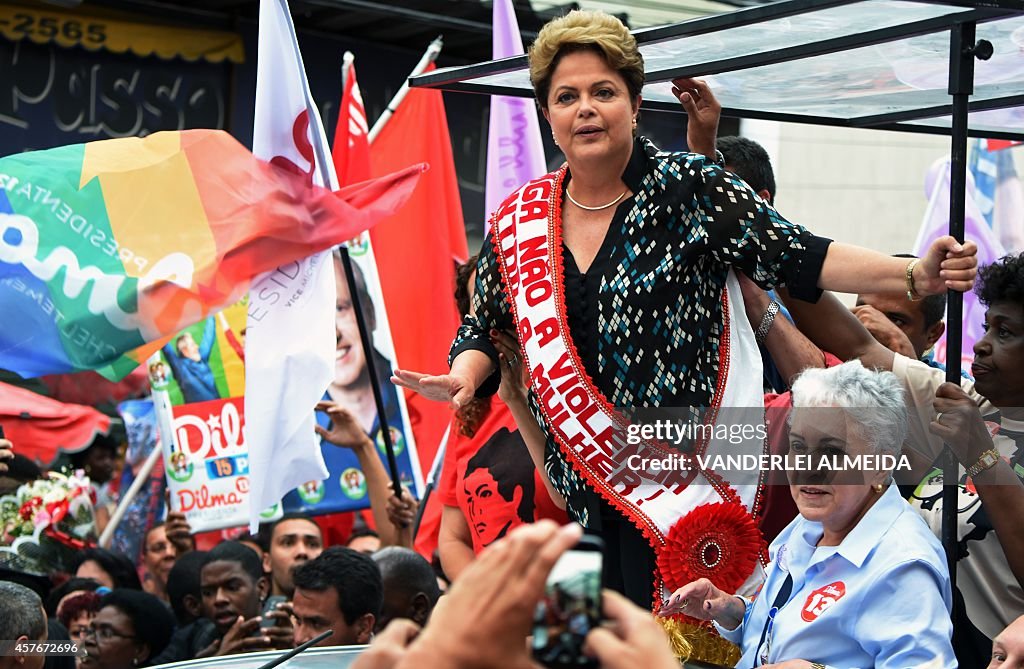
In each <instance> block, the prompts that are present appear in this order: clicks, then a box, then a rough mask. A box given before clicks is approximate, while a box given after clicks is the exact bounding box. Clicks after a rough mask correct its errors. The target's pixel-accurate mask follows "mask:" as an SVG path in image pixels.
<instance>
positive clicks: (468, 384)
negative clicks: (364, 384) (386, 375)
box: [391, 369, 476, 410]
mask: <svg viewBox="0 0 1024 669" xmlns="http://www.w3.org/2000/svg"><path fill="white" fill-rule="evenodd" d="M391 383H393V384H395V385H396V386H401V387H403V388H408V389H409V390H412V391H415V392H417V393H419V394H420V395H423V396H424V397H426V398H427V399H428V400H434V401H435V402H448V404H449V405H450V406H451V407H452V408H453V409H456V410H458V409H460V408H461V407H463V406H465V405H466V403H467V402H469V401H470V400H471V399H473V395H475V394H476V386H475V385H474V384H473V383H472V381H470V380H469V379H468V378H466V377H465V376H463V375H461V374H441V375H439V376H434V375H431V374H421V373H420V372H410V371H407V370H402V369H396V370H395V373H394V374H392V375H391Z"/></svg>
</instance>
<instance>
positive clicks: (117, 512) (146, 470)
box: [99, 445, 163, 548]
mask: <svg viewBox="0 0 1024 669" xmlns="http://www.w3.org/2000/svg"><path fill="white" fill-rule="evenodd" d="M162 453H163V450H162V449H161V448H160V446H159V445H157V446H156V447H154V448H153V452H152V453H150V454H149V457H147V458H146V461H145V463H143V465H142V469H140V470H139V472H138V473H137V474H136V475H135V480H134V481H132V484H131V486H129V487H128V490H127V492H125V494H124V496H123V497H121V501H120V502H118V504H117V508H116V509H114V514H113V515H112V516H111V517H110V520H109V521H107V526H106V527H104V528H103V534H101V535H100V539H99V546H100V548H107V547H109V546H110V541H111V540H112V539H113V538H114V530H116V529H117V526H118V525H120V524H121V519H122V518H124V514H125V513H127V511H128V507H129V506H131V503H132V502H133V501H134V500H135V496H136V495H138V494H139V490H141V489H142V486H143V485H145V484H146V483H147V482H148V481H149V475H150V473H151V472H152V471H153V467H155V466H156V461H157V460H159V459H160V455H161V454H162Z"/></svg>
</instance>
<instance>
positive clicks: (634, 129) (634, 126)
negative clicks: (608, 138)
mask: <svg viewBox="0 0 1024 669" xmlns="http://www.w3.org/2000/svg"><path fill="white" fill-rule="evenodd" d="M633 132H636V117H635V116H634V117H633Z"/></svg>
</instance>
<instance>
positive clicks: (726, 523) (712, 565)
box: [658, 502, 764, 593]
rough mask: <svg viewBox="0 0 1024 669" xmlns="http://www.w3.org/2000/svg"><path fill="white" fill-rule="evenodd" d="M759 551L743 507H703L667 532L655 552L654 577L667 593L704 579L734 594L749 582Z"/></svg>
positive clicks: (761, 541)
mask: <svg viewBox="0 0 1024 669" xmlns="http://www.w3.org/2000/svg"><path fill="white" fill-rule="evenodd" d="M763 549H764V539H763V538H762V537H761V531H760V530H759V529H758V527H757V524H756V523H755V522H754V519H753V518H752V517H751V516H750V512H749V511H747V509H746V507H744V506H743V505H742V504H739V503H737V502H716V503H714V504H702V505H700V506H698V507H697V508H695V509H694V510H693V511H691V512H690V513H688V514H686V515H685V516H683V517H682V518H680V519H679V520H677V521H676V523H675V525H673V526H672V528H671V529H670V530H669V532H668V536H667V537H665V545H664V546H662V547H661V550H660V551H658V571H659V572H661V578H662V580H663V581H664V583H665V587H666V588H667V589H668V590H669V592H672V591H674V590H677V589H679V588H681V587H683V586H684V585H686V584H687V583H690V582H691V581H696V580H697V579H699V578H706V579H708V580H709V581H711V582H712V583H714V584H715V586H716V587H718V588H719V589H720V590H722V591H724V592H729V593H733V592H736V591H737V590H738V589H739V587H740V586H741V585H743V582H744V581H746V580H747V578H748V577H749V576H750V574H751V572H752V571H753V570H754V565H755V564H757V560H758V556H760V555H761V552H762V551H763Z"/></svg>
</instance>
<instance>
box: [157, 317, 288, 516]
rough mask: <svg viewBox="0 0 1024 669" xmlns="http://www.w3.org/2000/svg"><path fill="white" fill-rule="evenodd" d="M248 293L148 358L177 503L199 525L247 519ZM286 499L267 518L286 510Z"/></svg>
mask: <svg viewBox="0 0 1024 669" xmlns="http://www.w3.org/2000/svg"><path fill="white" fill-rule="evenodd" d="M245 322H246V300H242V301H241V302H239V303H236V304H234V305H232V306H230V307H228V308H227V309H225V310H224V311H222V312H220V313H218V314H216V315H213V316H210V317H208V318H206V319H205V320H203V321H200V322H199V323H196V324H195V325H193V326H192V327H189V328H186V329H185V330H182V331H181V332H179V333H178V334H177V335H175V336H174V337H171V339H170V340H169V341H168V342H167V343H166V344H165V345H164V347H163V348H162V349H161V351H160V352H158V353H155V354H154V355H153V356H152V357H150V359H149V361H148V362H147V365H148V373H149V381H150V385H151V386H152V388H153V403H154V406H155V408H156V416H157V424H158V426H159V432H160V435H161V445H162V448H163V462H164V473H165V475H166V477H167V487H168V489H169V490H170V501H171V508H173V509H174V510H176V511H181V512H183V513H184V514H185V517H186V518H187V519H188V522H189V525H191V527H192V530H193V532H206V531H209V530H218V529H223V528H227V527H237V526H239V525H245V524H247V523H248V518H249V457H248V450H247V448H246V445H245V439H244V437H243V431H242V428H243V425H244V423H245V415H244V411H243V404H244V402H243V393H244V390H245ZM280 513H281V511H280V505H275V507H273V508H271V509H268V510H267V511H266V512H265V513H264V514H263V515H264V518H265V519H267V520H272V519H273V518H275V517H279V516H280Z"/></svg>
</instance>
